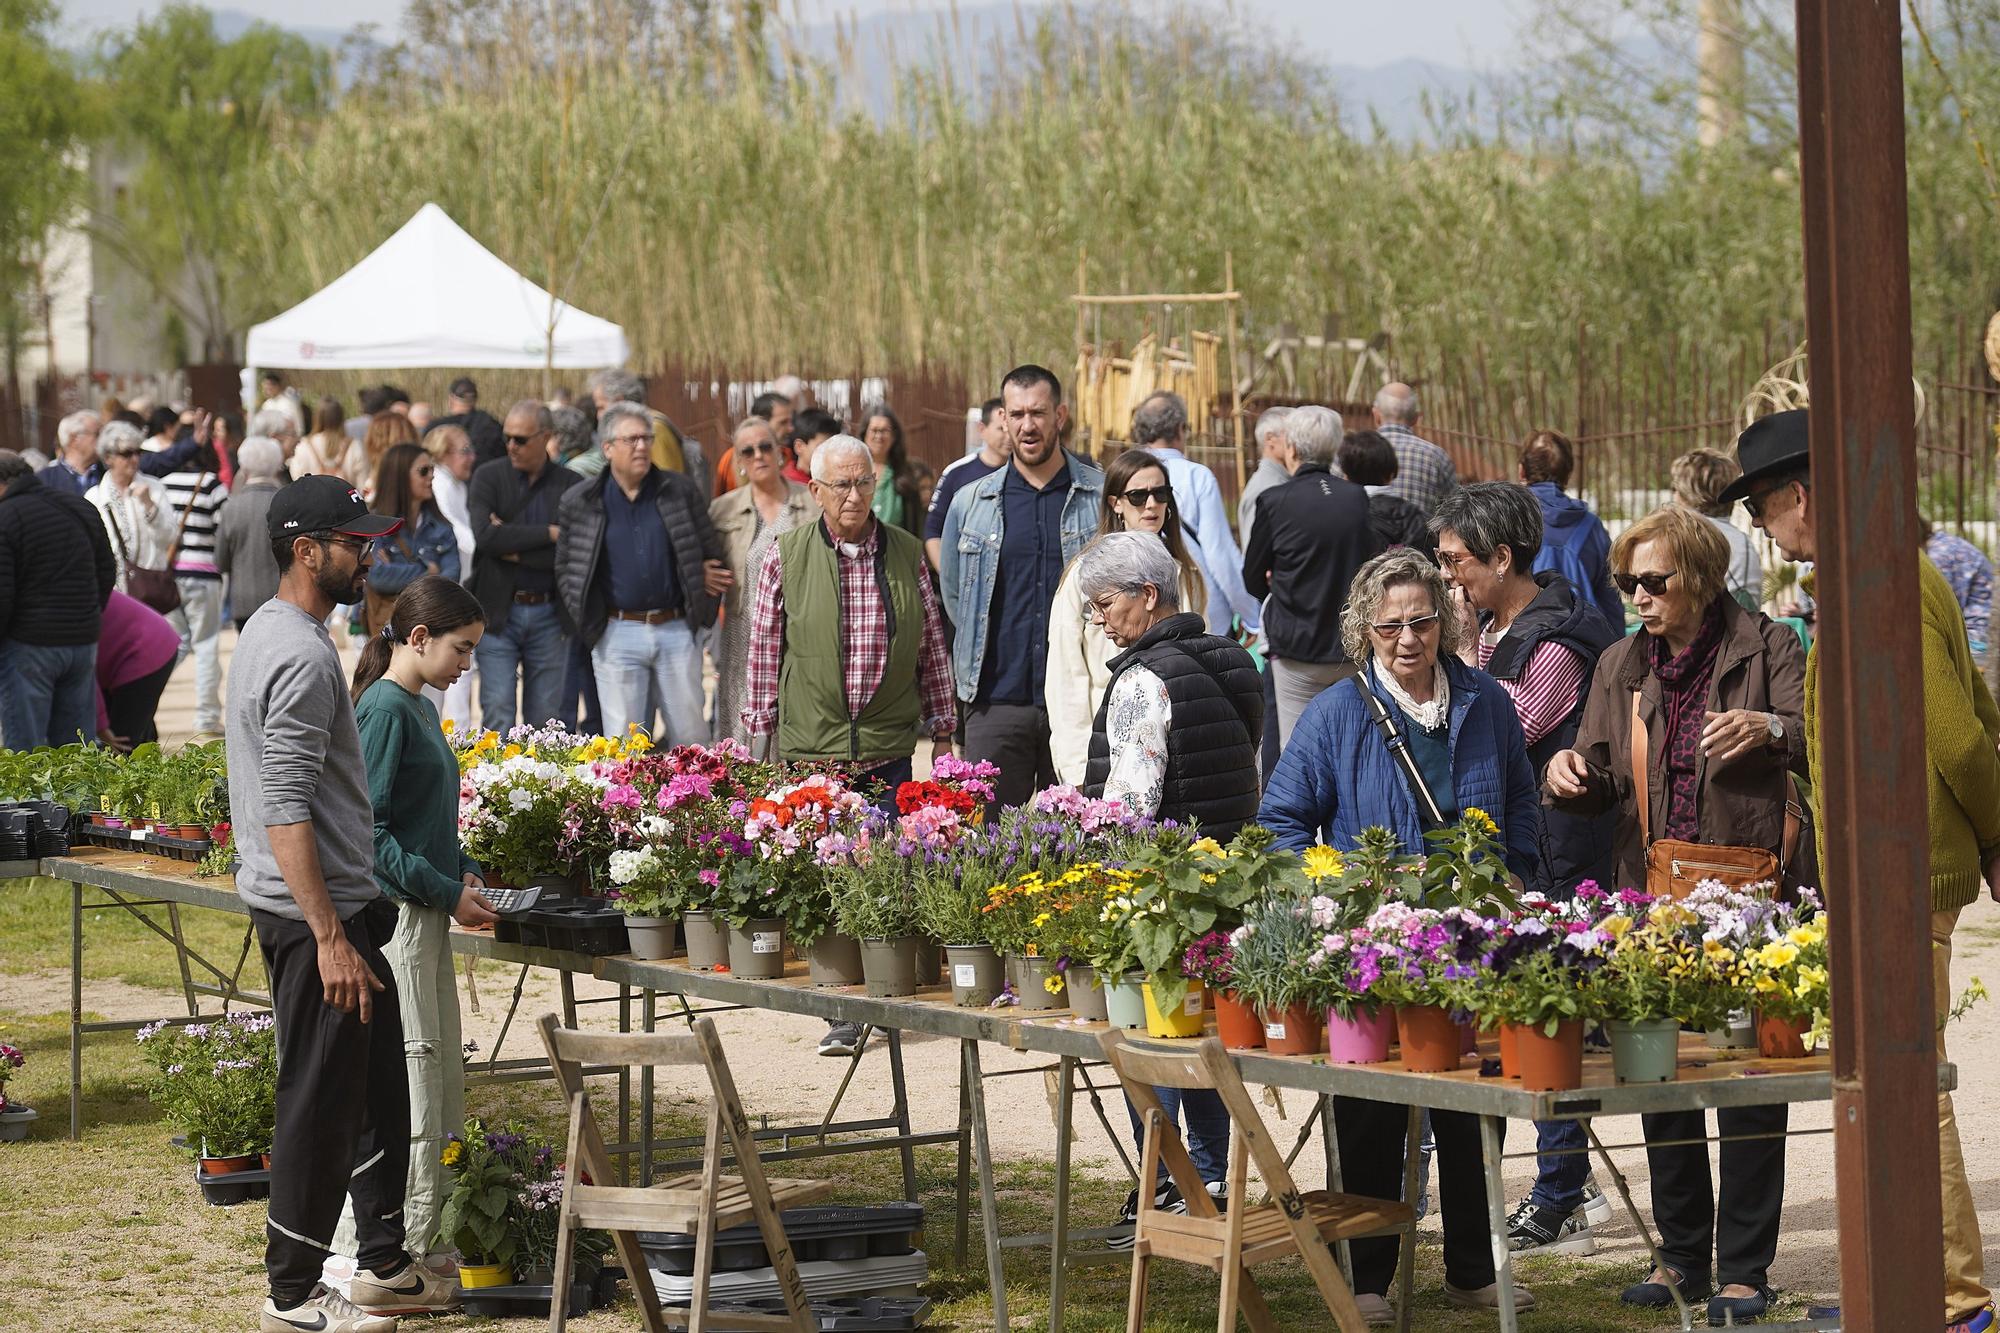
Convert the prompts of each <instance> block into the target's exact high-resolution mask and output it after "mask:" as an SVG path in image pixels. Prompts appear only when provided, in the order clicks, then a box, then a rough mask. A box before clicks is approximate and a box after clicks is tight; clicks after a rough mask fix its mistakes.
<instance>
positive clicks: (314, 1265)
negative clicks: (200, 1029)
mask: <svg viewBox="0 0 2000 1333" xmlns="http://www.w3.org/2000/svg"><path fill="white" fill-rule="evenodd" d="M250 917H251V919H252V920H253V921H255V922H256V924H257V942H258V944H259V945H260V946H261V947H262V949H263V953H264V965H265V967H267V968H268V969H269V970H270V974H271V1009H272V1013H273V1015H274V1016H275V1017H276V1019H277V1023H278V1127H277V1131H276V1133H275V1134H274V1135H273V1137H272V1141H271V1211H270V1217H269V1220H268V1222H267V1223H266V1230H265V1246H264V1267H265V1269H266V1271H267V1274H268V1276H269V1279H270V1284H271V1298H272V1299H273V1300H274V1301H276V1302H277V1303H278V1305H279V1306H280V1307H281V1308H284V1307H290V1306H293V1305H296V1304H298V1303H299V1302H300V1301H302V1300H304V1299H305V1298H306V1297H307V1296H309V1295H311V1294H312V1289H313V1287H314V1285H315V1284H317V1283H318V1282H319V1280H320V1271H321V1269H322V1268H323V1267H324V1265H325V1263H326V1256H327V1254H328V1252H329V1249H330V1247H331V1244H332V1241H333V1231H334V1227H335V1226H337V1225H338V1224H339V1222H340V1206H341V1203H342V1201H343V1200H345V1199H346V1198H347V1197H348V1196H349V1195H352V1196H353V1198H354V1218H355V1223H356V1231H357V1236H358V1239H359V1242H360V1252H359V1255H358V1258H359V1261H360V1264H361V1266H362V1267H363V1268H368V1269H373V1270H374V1271H376V1272H384V1271H391V1270H394V1269H396V1268H398V1267H400V1266H401V1265H402V1264H403V1263H404V1262H405V1255H404V1248H403V1190H404V1184H405V1179H406V1177H407V1175H408V1173H409V1163H410V1084H409V1071H408V1069H407V1068H406V1066H405V1063H404V1056H403V1015H402V1009H401V1006H400V1005H399V1004H398V1003H397V999H396V979H395V976H394V975H393V974H392V973H391V972H390V971H389V964H388V963H387V962H386V961H385V960H384V959H383V957H382V946H383V945H385V944H387V943H388V942H389V937H390V936H391V935H393V934H394V933H395V931H396V907H395V904H393V903H391V902H390V901H389V900H388V899H386V898H378V899H376V900H375V901H374V902H372V903H370V904H368V906H366V907H364V908H362V909H361V910H360V911H359V912H356V913H355V914H354V915H353V916H352V917H350V918H349V919H348V920H347V921H346V922H345V923H344V927H343V928H344V929H345V930H346V932H347V939H348V942H349V943H351V944H352V945H353V946H354V948H355V951H356V952H358V953H359V954H360V955H361V958H362V961H363V962H365V963H367V964H368V970H369V971H371V972H373V973H374V974H375V976H376V979H377V980H379V981H381V982H382V984H383V986H384V987H385V989H383V990H380V991H377V992H375V1009H374V1015H373V1017H372V1018H371V1019H370V1021H369V1022H367V1023H363V1022H362V1021H361V1016H360V1014H359V1013H353V1014H343V1013H341V1012H340V1011H339V1010H338V1009H335V1008H333V1007H332V1006H331V1005H329V1004H327V1003H326V999H325V993H324V991H323V989H322V987H321V983H320V975H319V946H318V945H317V944H316V943H315V942H314V940H313V934H312V929H311V928H310V927H309V926H307V925H306V923H305V922H303V921H293V920H292V919H290V918H289V917H281V916H274V915H272V914H271V913H269V912H264V911H255V910H253V911H252V912H251V913H250Z"/></svg>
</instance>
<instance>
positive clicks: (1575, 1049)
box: [1501, 1018, 1583, 1092]
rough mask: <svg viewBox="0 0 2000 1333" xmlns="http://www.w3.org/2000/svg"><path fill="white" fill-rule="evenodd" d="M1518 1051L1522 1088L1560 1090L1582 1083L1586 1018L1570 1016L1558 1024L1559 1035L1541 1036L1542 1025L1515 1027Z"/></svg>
mask: <svg viewBox="0 0 2000 1333" xmlns="http://www.w3.org/2000/svg"><path fill="white" fill-rule="evenodd" d="M1509 1030H1512V1032H1513V1033H1514V1043H1515V1050H1516V1052H1517V1058H1518V1059H1519V1061H1520V1066H1521V1087H1522V1088H1523V1089H1524V1090H1525V1091H1528V1092H1560V1091H1563V1090H1564V1089H1568V1088H1580V1087H1582V1086H1583V1020H1582V1019H1580V1018H1572V1019H1568V1020H1566V1021H1565V1022H1562V1023H1558V1024H1557V1025H1556V1035H1555V1036H1553V1037H1547V1036H1543V1035H1542V1029H1540V1028H1539V1027H1528V1026H1525V1025H1523V1026H1518V1027H1517V1026H1515V1025H1514V1024H1512V1023H1510V1024H1507V1025H1506V1026H1505V1027H1503V1028H1502V1029H1501V1032H1502V1034H1503V1039H1504V1034H1505V1033H1506V1032H1507V1031H1509Z"/></svg>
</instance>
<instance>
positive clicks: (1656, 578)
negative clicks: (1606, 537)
mask: <svg viewBox="0 0 2000 1333" xmlns="http://www.w3.org/2000/svg"><path fill="white" fill-rule="evenodd" d="M1679 574H1680V571H1679V570H1678V569H1670V570H1668V571H1667V572H1666V573H1664V574H1613V575H1612V576H1611V581H1612V582H1613V583H1615V584H1617V585H1618V591H1620V592H1622V593H1624V594H1625V595H1626V596H1627V597H1630V596H1631V595H1632V594H1633V593H1635V592H1637V591H1639V589H1641V588H1644V589H1645V590H1646V593H1647V595H1648V596H1651V597H1658V596H1659V595H1660V594H1662V593H1664V592H1665V591H1666V590H1667V580H1668V579H1671V578H1676V577H1678V576H1679Z"/></svg>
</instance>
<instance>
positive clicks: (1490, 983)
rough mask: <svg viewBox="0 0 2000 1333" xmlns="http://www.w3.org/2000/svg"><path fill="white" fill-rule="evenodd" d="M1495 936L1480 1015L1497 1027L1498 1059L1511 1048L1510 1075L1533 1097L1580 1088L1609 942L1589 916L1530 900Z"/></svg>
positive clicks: (1480, 1001)
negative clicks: (1587, 1028) (1598, 978)
mask: <svg viewBox="0 0 2000 1333" xmlns="http://www.w3.org/2000/svg"><path fill="white" fill-rule="evenodd" d="M1524 906H1525V908H1526V910H1525V911H1524V913H1523V914H1522V915H1521V916H1519V917H1517V918H1515V919H1514V920H1513V921H1512V922H1510V923H1508V924H1507V926H1506V927H1505V928H1504V929H1503V930H1501V931H1500V932H1499V934H1498V935H1497V937H1496V938H1495V940H1494V941H1493V947H1492V949H1491V951H1490V952H1489V953H1488V955H1487V961H1488V964H1489V966H1488V972H1487V979H1484V980H1482V982H1479V983H1475V984H1476V985H1479V986H1480V987H1481V993H1480V997H1479V1005H1480V1011H1481V1013H1482V1015H1483V1016H1486V1017H1489V1018H1491V1019H1492V1020H1493V1021H1495V1022H1496V1023H1498V1024H1499V1025H1500V1033H1501V1044H1502V1054H1503V1057H1504V1056H1505V1055H1506V1054H1507V1048H1508V1047H1509V1046H1511V1047H1512V1052H1513V1056H1512V1060H1511V1061H1505V1060H1503V1064H1505V1063H1511V1064H1512V1065H1513V1066H1514V1068H1513V1070H1512V1071H1510V1076H1512V1074H1514V1073H1518V1075H1519V1077H1520V1079H1521V1085H1522V1086H1523V1087H1524V1088H1526V1089H1528V1090H1530V1091H1535V1092H1543V1091H1555V1090H1558V1089H1564V1088H1575V1087H1580V1086H1582V1083H1583V1029H1584V1024H1585V1023H1586V1022H1587V1021H1590V1020H1593V1019H1595V1018H1596V1017H1597V1015H1598V1000H1597V994H1596V990H1595V986H1594V981H1595V977H1596V974H1597V973H1598V972H1599V971H1600V970H1602V968H1603V966H1604V964H1605V961H1606V958H1607V955H1608V954H1609V952H1610V947H1611V937H1610V936H1609V935H1607V934H1605V932H1603V931H1602V930H1599V929H1598V928H1597V926H1596V924H1595V922H1594V921H1593V920H1592V919H1591V915H1590V914H1589V913H1588V912H1587V911H1586V912H1583V913H1579V912H1578V911H1576V910H1575V909H1574V908H1572V907H1571V906H1569V905H1564V904H1553V903H1547V902H1545V901H1543V900H1539V899H1537V900H1533V901H1531V902H1529V903H1527V904H1524Z"/></svg>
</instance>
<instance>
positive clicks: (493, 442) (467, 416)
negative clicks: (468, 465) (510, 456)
mask: <svg viewBox="0 0 2000 1333" xmlns="http://www.w3.org/2000/svg"><path fill="white" fill-rule="evenodd" d="M439 426H457V427H458V428H459V429H460V430H462V431H464V432H465V438H466V439H468V440H470V441H472V455H473V458H474V459H475V460H476V461H475V462H474V464H473V466H474V467H484V466H486V464H488V463H491V462H493V461H494V460H495V459H498V458H505V457H506V456H507V437H506V434H505V433H504V432H503V431H502V429H501V427H500V422H499V420H498V418H496V417H495V416H494V415H493V414H492V413H491V412H488V411H486V410H485V409H483V408H478V407H475V408H473V409H472V410H471V411H470V412H454V413H452V414H451V415H450V416H448V417H439V418H438V419H437V420H435V421H433V422H431V424H430V425H429V426H427V427H425V428H424V434H426V435H428V434H430V433H431V432H432V431H434V430H436V429H437V428H438V427H439Z"/></svg>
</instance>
